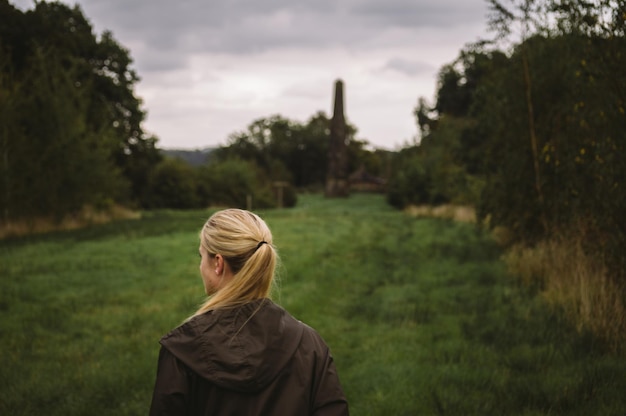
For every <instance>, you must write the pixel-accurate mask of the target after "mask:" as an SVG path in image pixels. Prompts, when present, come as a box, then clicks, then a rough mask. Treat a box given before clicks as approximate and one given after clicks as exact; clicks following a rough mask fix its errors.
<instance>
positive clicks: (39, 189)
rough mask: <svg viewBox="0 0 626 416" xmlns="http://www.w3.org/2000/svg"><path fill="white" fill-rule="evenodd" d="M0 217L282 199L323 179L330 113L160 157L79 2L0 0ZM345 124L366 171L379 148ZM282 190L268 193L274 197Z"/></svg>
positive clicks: (119, 57) (128, 69)
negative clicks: (188, 153)
mask: <svg viewBox="0 0 626 416" xmlns="http://www.w3.org/2000/svg"><path fill="white" fill-rule="evenodd" d="M0 16H1V17H2V18H1V19H0V118H1V120H0V121H1V126H2V127H1V130H0V172H1V176H2V181H1V183H0V207H1V208H2V220H3V221H5V222H8V221H12V220H23V219H29V218H37V217H52V218H56V219H60V218H62V217H64V216H67V215H68V214H73V213H75V212H77V211H79V210H81V209H82V208H83V207H85V206H88V205H91V206H95V207H101V208H106V207H107V206H110V205H111V204H113V203H122V204H125V205H131V206H134V207H138V208H147V209H151V208H179V209H184V208H196V207H205V206H208V205H222V206H240V207H246V206H249V205H250V204H252V206H254V207H255V208H260V207H273V206H276V205H278V204H282V205H284V206H292V205H294V204H295V202H296V189H299V190H303V189H306V190H320V189H322V188H323V184H324V182H325V180H326V170H327V159H328V135H329V119H328V117H327V116H326V115H325V114H324V113H322V112H320V113H318V114H315V115H313V116H312V117H311V118H310V120H308V121H307V122H306V123H299V122H296V121H292V120H288V119H285V118H283V117H281V116H278V115H274V116H270V117H267V118H262V119H259V120H255V121H253V122H252V123H251V124H250V125H249V126H248V127H247V129H246V130H244V131H240V132H237V133H234V134H232V135H231V136H230V137H229V138H228V142H227V144H226V145H224V146H222V147H220V148H219V149H217V150H216V151H214V152H213V153H212V154H211V158H210V159H209V160H208V161H207V163H206V164H205V165H203V166H200V167H194V166H190V165H188V164H187V163H185V162H183V161H181V160H179V159H176V158H170V157H163V156H162V155H161V152H160V151H159V149H157V147H156V143H157V139H156V138H155V137H152V136H150V135H148V134H146V132H145V131H144V130H143V129H142V122H143V121H144V118H145V112H144V110H143V109H142V107H141V104H142V103H141V100H140V99H139V98H138V97H137V96H136V95H135V93H134V88H135V85H136V83H137V82H138V81H139V77H138V75H137V74H136V73H135V71H134V70H133V69H132V66H131V65H132V59H131V57H130V53H129V51H128V50H126V49H125V48H124V47H123V46H121V45H120V44H119V43H118V42H117V41H116V40H115V39H114V37H113V35H112V33H110V32H104V33H103V34H102V35H100V36H97V35H96V34H94V32H93V28H92V26H91V24H90V23H89V21H88V20H87V19H86V17H85V16H84V15H83V13H82V11H81V9H80V8H79V7H78V6H75V7H68V6H66V5H64V4H61V3H58V2H37V3H36V5H35V7H34V9H32V10H28V11H25V12H23V11H21V10H18V9H16V8H15V7H13V6H12V5H11V4H9V2H8V1H7V0H0ZM355 136H356V128H355V127H354V126H351V125H349V126H348V151H349V160H350V166H349V171H351V172H352V171H354V170H356V169H357V168H359V167H361V166H363V167H365V169H366V170H367V171H368V172H369V173H371V174H374V175H381V174H382V173H383V171H384V170H385V169H386V168H385V167H384V165H385V163H386V160H387V158H386V155H385V154H384V152H381V151H374V150H372V149H370V147H369V144H368V143H367V142H366V141H361V140H357V139H356V138H355ZM279 195H281V196H282V200H280V201H279V200H278V196H279Z"/></svg>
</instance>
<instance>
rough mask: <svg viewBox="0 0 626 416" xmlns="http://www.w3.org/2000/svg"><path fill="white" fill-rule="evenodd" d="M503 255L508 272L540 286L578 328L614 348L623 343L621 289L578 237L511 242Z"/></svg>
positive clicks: (625, 321)
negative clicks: (522, 244) (530, 244)
mask: <svg viewBox="0 0 626 416" xmlns="http://www.w3.org/2000/svg"><path fill="white" fill-rule="evenodd" d="M505 260H506V262H507V265H508V266H509V268H510V270H511V272H512V273H513V274H515V275H517V276H519V277H520V278H521V279H522V280H523V281H524V282H525V283H527V284H530V285H535V286H538V287H540V288H541V292H542V295H543V297H544V298H545V299H546V300H547V302H548V303H550V304H551V305H553V306H555V307H558V308H561V309H562V310H563V311H564V312H565V314H566V316H567V317H568V318H569V319H571V321H572V322H573V323H574V324H575V325H576V327H577V328H578V330H579V331H591V332H592V333H593V334H595V335H596V336H598V337H599V338H600V339H602V340H604V341H605V342H606V343H607V344H608V345H609V347H610V348H611V350H613V351H615V352H617V351H619V350H623V349H624V342H625V341H626V302H625V293H626V290H625V288H624V287H623V286H620V285H618V284H617V283H616V282H615V281H614V280H613V279H611V278H610V276H609V274H608V271H607V269H606V267H605V266H604V265H603V264H602V262H601V261H600V260H598V259H594V258H592V257H591V256H589V255H588V254H586V253H585V251H584V250H583V248H582V245H581V242H580V241H579V240H578V239H572V238H570V239H565V238H555V239H552V240H550V241H543V242H541V243H539V244H537V245H536V246H535V247H532V248H528V247H519V246H516V247H513V248H512V249H511V250H510V251H509V252H508V254H507V255H506V256H505Z"/></svg>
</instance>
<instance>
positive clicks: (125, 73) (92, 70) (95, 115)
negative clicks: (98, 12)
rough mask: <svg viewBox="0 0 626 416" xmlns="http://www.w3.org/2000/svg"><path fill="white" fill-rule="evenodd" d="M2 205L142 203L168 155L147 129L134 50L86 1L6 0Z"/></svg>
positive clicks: (0, 11)
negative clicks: (90, 16)
mask: <svg viewBox="0 0 626 416" xmlns="http://www.w3.org/2000/svg"><path fill="white" fill-rule="evenodd" d="M0 16H1V18H0V118H1V121H0V125H1V126H2V127H1V130H0V172H1V176H2V182H1V183H0V207H2V218H3V220H4V221H9V220H15V219H24V218H31V217H37V216H54V217H57V218H59V217H62V216H64V215H67V214H69V213H72V212H75V211H77V210H79V209H81V208H82V207H84V206H85V205H95V206H106V205H110V204H111V203H112V202H114V201H122V202H125V203H134V204H138V205H142V204H143V203H144V202H145V201H144V198H145V192H146V189H147V188H146V187H147V185H148V175H149V172H150V169H151V167H152V166H154V165H155V164H156V163H157V162H158V161H159V160H160V155H159V153H158V151H157V149H156V147H155V144H156V138H154V137H152V136H149V135H147V134H146V133H145V132H144V130H143V129H142V126H141V123H142V121H143V120H144V117H145V112H144V111H143V110H142V108H141V100H140V99H139V98H138V97H137V96H136V95H135V94H134V87H135V84H136V82H137V81H138V79H139V78H138V76H137V74H136V73H135V71H134V70H133V69H132V67H131V64H132V61H131V58H130V55H129V52H128V51H127V50H126V49H125V48H124V47H122V46H121V45H120V44H119V43H118V42H117V41H116V40H115V39H114V38H113V35H112V34H111V33H110V32H104V33H103V34H102V35H101V36H96V35H95V34H94V32H93V29H92V27H91V24H90V23H89V21H88V20H87V19H86V18H85V16H84V15H83V13H82V11H81V9H80V8H79V7H78V6H75V7H73V8H70V7H68V6H66V5H64V4H61V3H45V2H37V3H36V5H35V7H34V9H33V10H29V11H26V12H22V11H20V10H18V9H16V8H14V7H13V6H12V5H11V4H9V3H8V1H7V0H0Z"/></svg>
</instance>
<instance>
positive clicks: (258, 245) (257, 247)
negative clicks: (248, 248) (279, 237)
mask: <svg viewBox="0 0 626 416" xmlns="http://www.w3.org/2000/svg"><path fill="white" fill-rule="evenodd" d="M263 244H267V241H265V240H263V241H261V242H260V243H259V244H257V246H256V249H254V251H257V250H258V249H259V247H261V246H262V245H263Z"/></svg>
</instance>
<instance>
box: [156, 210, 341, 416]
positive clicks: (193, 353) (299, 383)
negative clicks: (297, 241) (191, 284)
mask: <svg viewBox="0 0 626 416" xmlns="http://www.w3.org/2000/svg"><path fill="white" fill-rule="evenodd" d="M199 250H200V256H201V257H202V260H201V262H200V274H201V275H202V281H203V283H204V288H205V291H206V293H207V295H209V298H208V300H207V301H206V302H205V303H204V305H202V306H201V307H200V309H198V311H197V312H196V313H195V314H194V315H193V316H192V317H191V318H189V319H188V320H187V321H186V322H185V323H183V324H182V325H181V326H179V327H178V328H176V329H174V330H173V331H172V332H170V333H169V334H167V335H166V336H164V337H163V338H162V339H161V351H160V353H159V362H158V369H157V378H156V383H155V387H154V393H153V397H152V405H151V408H150V415H155V416H156V415H281V416H287V415H298V416H300V415H347V414H348V404H347V401H346V398H345V395H344V393H343V391H342V389H341V386H340V384H339V379H338V376H337V371H336V369H335V365H334V363H333V358H332V356H331V355H330V351H329V349H328V346H327V345H326V344H325V342H324V340H323V339H322V338H321V337H320V336H319V335H318V334H317V333H316V332H315V330H313V329H312V328H310V327H308V326H307V325H305V324H303V323H302V322H300V321H298V320H296V319H294V318H293V317H292V316H291V315H289V313H287V312H286V311H285V310H284V309H282V308H281V307H279V306H277V305H276V304H275V303H273V302H272V301H271V300H270V299H269V298H268V296H269V294H270V290H271V287H272V283H273V280H274V271H275V268H276V263H277V257H278V256H277V254H276V251H275V249H274V246H273V245H272V234H271V232H270V230H269V228H268V227H267V225H266V224H265V222H264V221H263V220H262V219H261V218H259V217H258V216H257V215H255V214H253V213H251V212H248V211H244V210H239V209H227V210H223V211H219V212H217V213H215V214H213V215H212V216H211V218H209V220H208V221H207V222H206V223H205V225H204V227H203V228H202V231H201V233H200V248H199Z"/></svg>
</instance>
